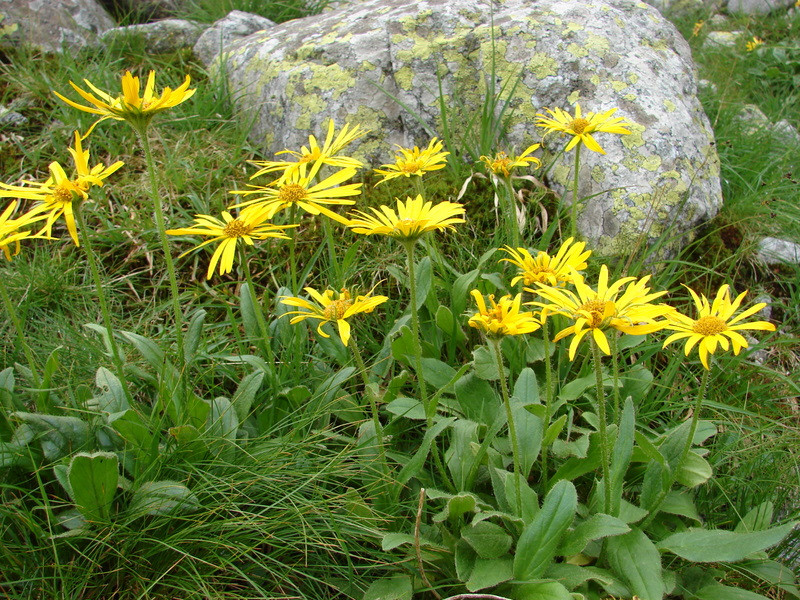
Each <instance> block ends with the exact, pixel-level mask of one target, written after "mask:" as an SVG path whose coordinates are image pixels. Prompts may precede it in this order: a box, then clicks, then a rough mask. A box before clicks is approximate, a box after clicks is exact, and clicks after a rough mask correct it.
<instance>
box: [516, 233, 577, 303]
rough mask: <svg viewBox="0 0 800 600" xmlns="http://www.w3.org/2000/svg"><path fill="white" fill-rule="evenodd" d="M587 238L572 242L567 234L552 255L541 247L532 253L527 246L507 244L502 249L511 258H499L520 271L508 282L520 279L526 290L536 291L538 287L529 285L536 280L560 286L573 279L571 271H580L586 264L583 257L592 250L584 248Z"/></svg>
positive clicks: (537, 291) (534, 283) (533, 283)
mask: <svg viewBox="0 0 800 600" xmlns="http://www.w3.org/2000/svg"><path fill="white" fill-rule="evenodd" d="M585 247H586V242H578V243H574V238H568V239H567V240H566V241H565V242H564V243H563V244H561V247H560V248H559V249H558V252H556V254H555V256H551V255H549V254H548V253H547V252H545V251H543V250H540V251H539V252H538V253H537V254H536V256H532V255H531V253H530V252H529V251H528V250H527V249H526V248H517V249H516V250H515V249H514V248H511V247H510V246H506V247H505V248H503V251H505V252H507V253H508V254H509V255H510V258H502V259H500V261H501V262H509V263H511V264H512V265H516V266H517V267H518V268H519V270H520V274H519V275H517V276H516V277H515V278H514V279H512V280H511V285H516V284H517V282H519V281H522V283H523V285H524V286H525V289H526V291H529V292H533V293H534V294H538V293H539V290H538V289H530V286H534V285H536V284H537V283H543V284H545V285H549V286H552V287H562V286H563V285H565V284H566V283H567V282H569V281H572V274H573V272H575V271H582V270H583V269H585V268H586V260H587V259H588V258H589V256H591V254H592V251H591V250H584V248H585Z"/></svg>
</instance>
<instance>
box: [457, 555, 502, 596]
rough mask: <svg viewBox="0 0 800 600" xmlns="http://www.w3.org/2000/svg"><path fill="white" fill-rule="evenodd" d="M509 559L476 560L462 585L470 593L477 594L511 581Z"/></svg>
mask: <svg viewBox="0 0 800 600" xmlns="http://www.w3.org/2000/svg"><path fill="white" fill-rule="evenodd" d="M511 562H512V559H511V557H509V558H480V557H479V558H477V559H475V565H474V566H473V567H472V572H471V573H470V575H469V579H467V581H466V583H465V584H464V585H465V587H466V588H467V590H469V591H470V592H477V591H478V590H483V589H486V588H488V587H494V586H496V585H498V584H500V583H503V582H504V581H508V580H509V579H511V577H512V576H513V575H512V572H511Z"/></svg>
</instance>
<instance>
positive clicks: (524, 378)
mask: <svg viewBox="0 0 800 600" xmlns="http://www.w3.org/2000/svg"><path fill="white" fill-rule="evenodd" d="M513 396H514V397H515V398H516V399H517V400H519V401H520V402H521V403H522V404H523V405H525V404H539V382H538V381H536V373H535V372H534V370H533V369H531V368H530V367H525V368H524V369H522V371H520V373H519V377H517V381H516V383H515V384H514V393H513Z"/></svg>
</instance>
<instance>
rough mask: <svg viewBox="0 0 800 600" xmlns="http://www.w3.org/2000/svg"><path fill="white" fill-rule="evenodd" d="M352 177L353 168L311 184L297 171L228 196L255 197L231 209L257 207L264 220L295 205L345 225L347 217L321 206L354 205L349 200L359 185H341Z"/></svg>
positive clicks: (310, 181)
mask: <svg viewBox="0 0 800 600" xmlns="http://www.w3.org/2000/svg"><path fill="white" fill-rule="evenodd" d="M355 174H356V170H355V169H352V168H349V169H342V170H341V171H337V172H336V173H333V174H332V175H330V176H329V177H327V178H326V179H323V180H322V181H320V182H319V183H317V184H316V185H314V183H313V181H312V178H311V177H309V176H308V175H303V174H302V173H301V172H300V170H295V171H293V172H292V173H290V174H287V176H286V177H285V178H282V179H278V180H276V181H273V182H272V183H271V184H270V185H268V186H256V185H251V186H248V187H250V188H252V189H250V190H231V194H240V195H242V196H250V195H258V197H256V198H253V199H252V200H247V201H245V202H240V203H239V204H235V205H234V206H233V208H237V207H240V206H250V205H257V206H260V207H262V208H263V209H264V210H265V211H266V215H267V218H268V219H270V218H272V217H273V216H274V215H275V214H276V213H277V212H279V211H281V210H284V209H286V208H289V207H290V206H298V207H299V208H302V209H303V210H304V211H306V212H307V213H310V214H312V215H318V214H320V213H322V214H323V215H325V216H326V217H329V218H331V219H333V220H334V221H337V222H339V223H342V224H345V225H346V224H347V223H348V222H349V221H348V220H347V218H345V217H343V216H342V215H339V214H337V213H335V212H333V211H332V210H330V209H329V208H326V207H325V206H324V205H326V204H327V205H340V206H341V205H349V204H355V203H356V201H355V200H350V199H349V197H350V196H358V195H359V194H360V193H361V185H362V184H360V183H348V184H347V185H340V184H341V183H344V182H345V181H347V180H348V179H351V178H352V177H353V176H354V175H355Z"/></svg>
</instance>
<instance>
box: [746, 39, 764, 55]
mask: <svg viewBox="0 0 800 600" xmlns="http://www.w3.org/2000/svg"><path fill="white" fill-rule="evenodd" d="M763 45H764V40H762V39H761V38H760V37H757V36H755V37H753V39H752V40H748V42H747V43H746V44H745V45H744V46H745V49H746V50H747V51H748V52H752V51H753V50H755V49H756V48H758V47H759V46H763Z"/></svg>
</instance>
